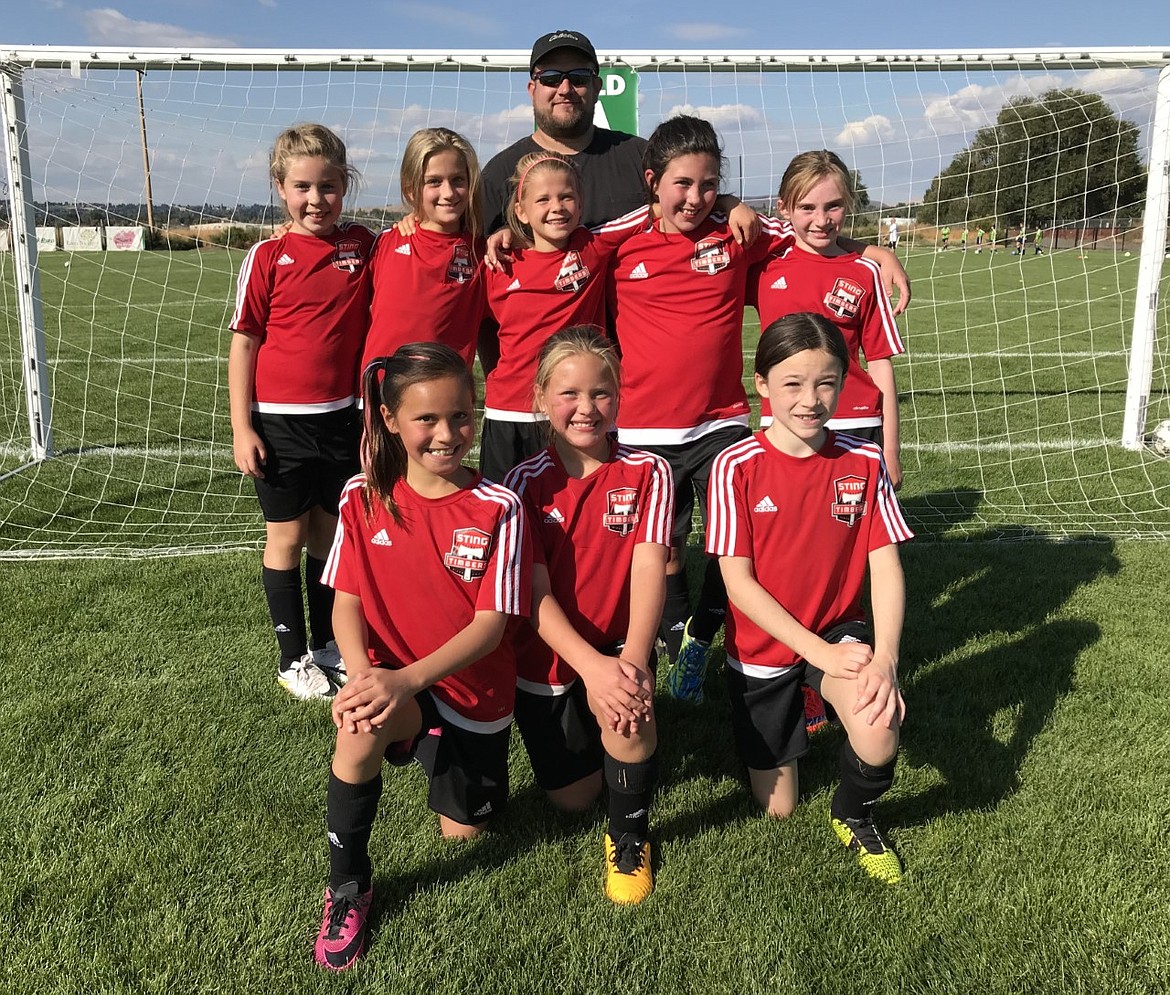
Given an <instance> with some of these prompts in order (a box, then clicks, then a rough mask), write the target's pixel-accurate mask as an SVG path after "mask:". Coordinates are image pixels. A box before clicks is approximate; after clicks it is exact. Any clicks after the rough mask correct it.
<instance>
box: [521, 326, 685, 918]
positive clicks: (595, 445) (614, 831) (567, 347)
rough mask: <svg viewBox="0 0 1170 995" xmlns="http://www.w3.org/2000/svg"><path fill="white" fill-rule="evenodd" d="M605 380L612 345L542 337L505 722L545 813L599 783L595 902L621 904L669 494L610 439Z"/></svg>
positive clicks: (668, 484)
mask: <svg viewBox="0 0 1170 995" xmlns="http://www.w3.org/2000/svg"><path fill="white" fill-rule="evenodd" d="M619 380H620V368H619V365H618V358H617V354H616V353H615V352H614V349H613V344H612V343H611V342H609V340H608V339H606V338H605V337H604V336H603V335H601V334H600V331H599V330H598V329H594V328H589V327H576V328H566V329H565V330H564V331H561V332H557V333H556V334H555V335H553V336H552V338H550V339H549V340H548V342H547V343H545V346H544V348H543V349H542V350H541V352H540V360H539V364H538V368H537V373H536V390H535V407H536V408H537V409H538V410H539V411H540V412H541V413H542V414H543V415H544V416H545V417H546V418H547V419H548V422H547V424H548V428H549V434H550V436H551V437H552V444H551V445H550V446H549V447H548V448H547V449H545V450H543V451H542V452H540V453H538V454H537V455H535V456H533V457H531V458H530V459H528V460H525V461H524V462H523V463H521V464H520V465H519V466H517V467H516V468H515V469H514V470H513V471H512V472H511V473H510V474H509V475H508V477H507V481H506V483H507V485H508V486H509V487H510V488H512V489H514V490H515V491H516V493H517V494H518V495H519V496H520V498H521V500H522V501H523V502H524V506H525V511H526V512H527V515H528V519H529V521H531V522H532V530H533V535H534V537H535V540H536V541H535V543H534V545H535V547H536V551H535V560H536V567H535V570H534V575H533V597H534V610H533V619H534V622H535V625H536V627H537V631H538V632H539V634H540V638H537V637H536V634H535V633H532V632H531V631H529V632H528V633H524V632H523V630H522V631H521V633H520V634H519V639H518V643H517V669H518V675H519V679H518V684H519V686H518V688H517V691H516V724H517V726H519V728H520V734H521V736H522V737H523V739H524V745H525V747H526V748H527V750H528V756H529V757H530V758H531V760H532V767H533V771H534V772H535V774H536V781H537V783H538V784H539V785H540V786H541V787H542V788H543V789H544V790H545V792H547V794H548V796H549V799H550V800H551V801H552V802H553V804H554V805H556V806H557V807H558V808H562V809H567V810H570V811H579V810H582V809H585V808H588V807H589V806H590V805H591V804H592V803H593V800H594V799H595V798H596V797H597V795H598V793H599V792H600V791H601V785H602V779H603V776H604V781H605V786H606V788H607V789H608V791H609V824H608V827H607V831H606V836H605V856H606V878H605V893H606V895H608V896H609V898H610V899H611V900H612V901H614V902H618V903H619V904H623V905H632V904H636V903H638V902H641V901H642V900H644V899H645V898H646V897H648V896H649V894H650V892H651V890H652V889H653V887H654V879H653V874H652V871H651V865H650V842H649V826H650V801H651V798H652V796H653V793H654V786H655V781H656V779H657V762H656V751H657V747H658V736H657V726H656V724H655V723H654V721H653V692H654V670H653V665H652V663H651V661H652V658H653V655H654V638H655V634H656V632H657V629H658V621H659V619H660V618H661V616H662V604H663V601H664V600H665V598H666V561H667V558H668V556H669V555H670V526H671V516H672V510H673V507H674V495H673V484H672V480H671V474H670V467H669V466H668V465H667V463H666V461H665V460H664V459H662V458H661V457H659V456H654V455H653V454H651V453H646V452H641V451H640V450H637V449H631V448H629V447H628V446H623V445H619V444H618V443H617V442H615V441H614V440H613V439H612V437H611V435H610V432H611V430H612V428H613V423H614V418H615V417H616V416H617V410H618V383H619ZM541 639H543V640H544V642H542V641H541ZM545 643H547V644H548V645H547V646H546V645H545ZM549 647H552V649H551V650H550V649H549Z"/></svg>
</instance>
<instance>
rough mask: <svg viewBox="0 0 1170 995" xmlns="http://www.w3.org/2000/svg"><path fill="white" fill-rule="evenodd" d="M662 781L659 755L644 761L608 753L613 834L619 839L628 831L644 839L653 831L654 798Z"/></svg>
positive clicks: (607, 763) (610, 817) (615, 839)
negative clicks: (651, 807)
mask: <svg viewBox="0 0 1170 995" xmlns="http://www.w3.org/2000/svg"><path fill="white" fill-rule="evenodd" d="M657 782H658V757H657V755H655V756H652V757H651V758H650V759H649V760H643V761H642V762H641V763H635V764H630V763H623V762H622V761H621V760H615V759H614V758H613V757H611V756H610V755H609V754H608V753H607V754H606V755H605V785H606V787H607V788H609V838H610V839H611V840H613V841H614V842H615V843H616V842H617V841H618V840H619V839H621V838H622V837H623V836H624V835H626V834H627V833H630V834H632V835H634V836H636V837H637V838H638V839H640V840H644V839H646V838H647V837H648V836H649V835H650V802H651V800H652V799H653V797H654V786H655V784H656V783H657Z"/></svg>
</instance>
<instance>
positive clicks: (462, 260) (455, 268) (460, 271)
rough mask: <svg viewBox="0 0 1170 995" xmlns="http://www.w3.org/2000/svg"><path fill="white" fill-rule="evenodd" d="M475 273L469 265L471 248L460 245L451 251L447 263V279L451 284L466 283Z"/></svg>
mask: <svg viewBox="0 0 1170 995" xmlns="http://www.w3.org/2000/svg"><path fill="white" fill-rule="evenodd" d="M474 273H475V267H474V266H473V265H472V263H471V247H470V246H467V245H463V244H462V243H460V244H459V245H456V246H455V248H454V249H452V250H451V261H450V262H449V263H447V279H448V280H449V281H450V282H452V283H467V281H468V280H470V279H471V277H472V276H473V275H474Z"/></svg>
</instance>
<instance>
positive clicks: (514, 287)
mask: <svg viewBox="0 0 1170 995" xmlns="http://www.w3.org/2000/svg"><path fill="white" fill-rule="evenodd" d="M519 289H520V278H519V277H516V279H515V280H513V281H512V282H511V283H509V284H508V289H507V290H506V291H504V293H506V294H510V293H511V292H512V291H513V290H519Z"/></svg>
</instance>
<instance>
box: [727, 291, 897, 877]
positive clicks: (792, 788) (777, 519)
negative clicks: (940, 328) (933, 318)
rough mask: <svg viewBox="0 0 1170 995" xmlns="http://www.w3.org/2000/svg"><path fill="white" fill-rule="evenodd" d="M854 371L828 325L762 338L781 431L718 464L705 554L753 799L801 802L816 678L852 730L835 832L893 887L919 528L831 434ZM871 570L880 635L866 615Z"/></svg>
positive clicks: (881, 478)
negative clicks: (894, 791)
mask: <svg viewBox="0 0 1170 995" xmlns="http://www.w3.org/2000/svg"><path fill="white" fill-rule="evenodd" d="M848 366H849V351H848V349H847V347H846V345H845V340H844V338H843V336H842V335H841V332H840V330H839V329H838V328H837V327H836V326H835V325H833V323H832V322H830V321H829V320H828V319H827V318H825V317H823V316H822V315H819V314H810V313H797V314H790V315H787V316H785V317H783V318H780V319H779V320H778V321H775V322H773V323H772V324H771V325H769V326H768V327H767V328H766V329H765V331H764V333H763V335H761V336H760V342H759V346H758V348H757V349H756V375H755V382H756V390H757V391H759V393H760V395H761V397H767V398H768V399H769V400H770V401H771V404H772V424H771V425H769V426H768V428H767V429H766V430H763V431H760V432H757V433H756V434H755V435H753V436H752V437H751V438H750V439H747V440H745V441H743V442H740V443H737V444H735V445H733V446H730V447H729V448H728V449H726V450H724V451H723V452H722V453H720V454H719V456H718V457H716V459H715V464H714V467H713V469H712V473H711V491H710V496H709V504H710V508H711V524H710V527H709V528H708V532H707V536H708V538H707V552H708V553H710V554H712V555H713V556H717V557H719V567H720V569H721V571H722V573H723V578H724V582H725V583H726V585H727V594H728V600H729V610H728V614H727V634H726V643H725V645H726V648H727V683H728V692H729V698H730V704H731V714H732V728H733V732H734V735H735V742H736V747H737V750H738V752H739V755H740V757H741V759H742V760H743V761H744V763H745V764H746V765H747V767H748V775H749V778H750V781H751V787H752V794H753V795H754V796H755V797H756V799H757V800H758V801H759V802H760V804H761V805H763V806H764V807H765V809H767V811H768V814H769V815H772V816H775V817H777V818H784V817H786V816H788V815H790V814H791V812H792V810H793V809H794V808H795V807H796V802H797V798H798V794H799V792H798V781H797V767H796V761H797V760H798V758H800V757H801V756H803V755H804V754H805V753H806V752H807V751H808V734H807V732H806V730H805V723H804V707H803V697H802V694H801V683H802V682H804V683H807V684H809V685H810V686H812V687H813V688H814V689H816V690H819V692H820V693H821V695H822V696H823V697H824V699H825V701H827V702H828V703H829V705H830V706H832V707H833V708H834V709H835V710H836V712H837V715H838V716H839V718H840V721H841V724H842V725H843V726H844V728H845V732H846V735H847V736H848V739H847V741H846V742H845V743H844V744H843V745H842V747H841V752H840V772H841V781H840V784H839V785H838V787H837V791H836V793H835V794H834V796H833V801H832V805H831V808H830V816H831V824H832V828H833V830H834V831H835V832H836V834H837V836H838V837H839V838H840V840H841V842H842V843H844V844H845V845H846V846H848V847H849V849H850V850H852V851H853V852H854V853H855V854H856V855H857V859H858V861H859V862H860V864H861V866H862V867H863V868H864V869H865V871H866V872H867V873H868V874H869V875H870V876H872V877H874V878H877V879H878V880H881V881H884V882H886V883H889V884H893V883H895V882H897V881H899V880H900V879H901V877H902V867H901V862H900V861H899V859H898V857H897V855H896V854H895V853H894V851H893V850H892V849H890V848H889V847H888V846H887V845H886V843H885V842H884V841H883V839H882V837H881V834H880V833H879V832H878V830H877V828H876V827H875V826H874V822H873V816H872V807H873V804H874V803H875V802H876V801H877V799H878V798H879V797H881V795H882V794H884V793H885V792H886V790H887V789H888V788H889V787H890V785H891V784H892V783H893V780H894V763H895V759H896V756H897V752H898V729H899V724H900V722H901V720H902V718H903V716H904V714H905V703H904V702H903V700H902V695H901V692H900V691H899V690H898V675H897V666H898V643H899V640H900V638H901V634H902V619H903V614H904V609H905V581H904V578H903V575H902V566H901V562H900V560H899V558H898V547H897V543H899V542H905V541H906V540H908V539H910V538H912V536H913V534H912V533H911V531H910V529H909V527H908V526H907V524H906V521H905V519H904V518H903V517H902V512H901V509H900V508H899V507H898V501H897V498H896V497H895V496H894V490H893V487H892V485H891V483H890V479H889V475H888V474H887V473H886V467H885V462H884V460H883V459H882V453H881V449H880V447H879V446H878V445H877V444H876V443H873V442H865V441H863V440H861V439H857V438H855V437H853V436H849V435H842V434H838V433H836V432H833V431H832V430H830V429H827V428H825V423H826V422H827V421H828V420H829V419H830V418H831V417H832V416H833V412H834V410H835V409H836V407H837V400H838V398H839V396H840V393H841V387H842V384H843V382H844V379H845V371H846V369H847V368H848ZM867 567H868V570H869V575H870V592H871V594H870V600H871V610H872V629H871V627H870V625H869V624H867V622H866V618H865V612H864V610H863V609H862V606H861V594H862V589H863V587H864V585H865V579H866V570H867Z"/></svg>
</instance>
